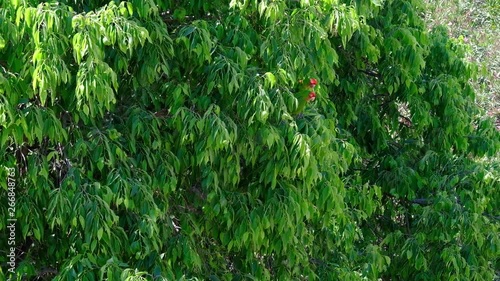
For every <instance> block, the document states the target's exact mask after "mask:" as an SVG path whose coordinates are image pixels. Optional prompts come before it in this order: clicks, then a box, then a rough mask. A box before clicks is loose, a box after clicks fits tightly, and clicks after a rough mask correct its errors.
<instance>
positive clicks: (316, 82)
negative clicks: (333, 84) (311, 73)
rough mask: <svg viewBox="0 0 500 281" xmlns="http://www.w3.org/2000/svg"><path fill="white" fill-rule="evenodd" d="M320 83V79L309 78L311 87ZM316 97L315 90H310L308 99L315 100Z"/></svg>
mask: <svg viewBox="0 0 500 281" xmlns="http://www.w3.org/2000/svg"><path fill="white" fill-rule="evenodd" d="M316 85H318V80H316V79H315V78H311V79H310V80H309V87H311V88H314V87H316ZM315 99H316V93H315V92H310V93H309V96H308V97H307V101H314V100H315Z"/></svg>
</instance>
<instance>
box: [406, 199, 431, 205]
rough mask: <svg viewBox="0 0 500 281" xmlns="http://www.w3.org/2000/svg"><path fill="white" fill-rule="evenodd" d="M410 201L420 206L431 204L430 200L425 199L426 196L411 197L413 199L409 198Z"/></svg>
mask: <svg viewBox="0 0 500 281" xmlns="http://www.w3.org/2000/svg"><path fill="white" fill-rule="evenodd" d="M411 203H413V204H418V205H420V206H429V205H432V201H431V200H430V199H427V198H417V199H413V200H411Z"/></svg>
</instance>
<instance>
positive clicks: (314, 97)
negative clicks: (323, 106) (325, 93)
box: [307, 92, 316, 101]
mask: <svg viewBox="0 0 500 281" xmlns="http://www.w3.org/2000/svg"><path fill="white" fill-rule="evenodd" d="M315 99H316V93H315V92H310V93H309V96H308V97H307V101H314V100H315Z"/></svg>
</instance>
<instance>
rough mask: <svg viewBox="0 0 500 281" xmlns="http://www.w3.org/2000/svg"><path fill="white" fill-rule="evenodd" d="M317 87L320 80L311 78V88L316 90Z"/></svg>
mask: <svg viewBox="0 0 500 281" xmlns="http://www.w3.org/2000/svg"><path fill="white" fill-rule="evenodd" d="M316 85H318V80H316V79H315V78H311V79H310V80H309V86H311V88H314V87H316Z"/></svg>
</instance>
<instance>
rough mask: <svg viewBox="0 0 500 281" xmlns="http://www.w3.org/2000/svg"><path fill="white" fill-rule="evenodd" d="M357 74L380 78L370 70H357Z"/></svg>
mask: <svg viewBox="0 0 500 281" xmlns="http://www.w3.org/2000/svg"><path fill="white" fill-rule="evenodd" d="M358 71H359V72H362V73H364V74H366V75H368V76H372V77H375V78H380V73H378V72H375V71H372V70H364V69H358Z"/></svg>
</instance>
